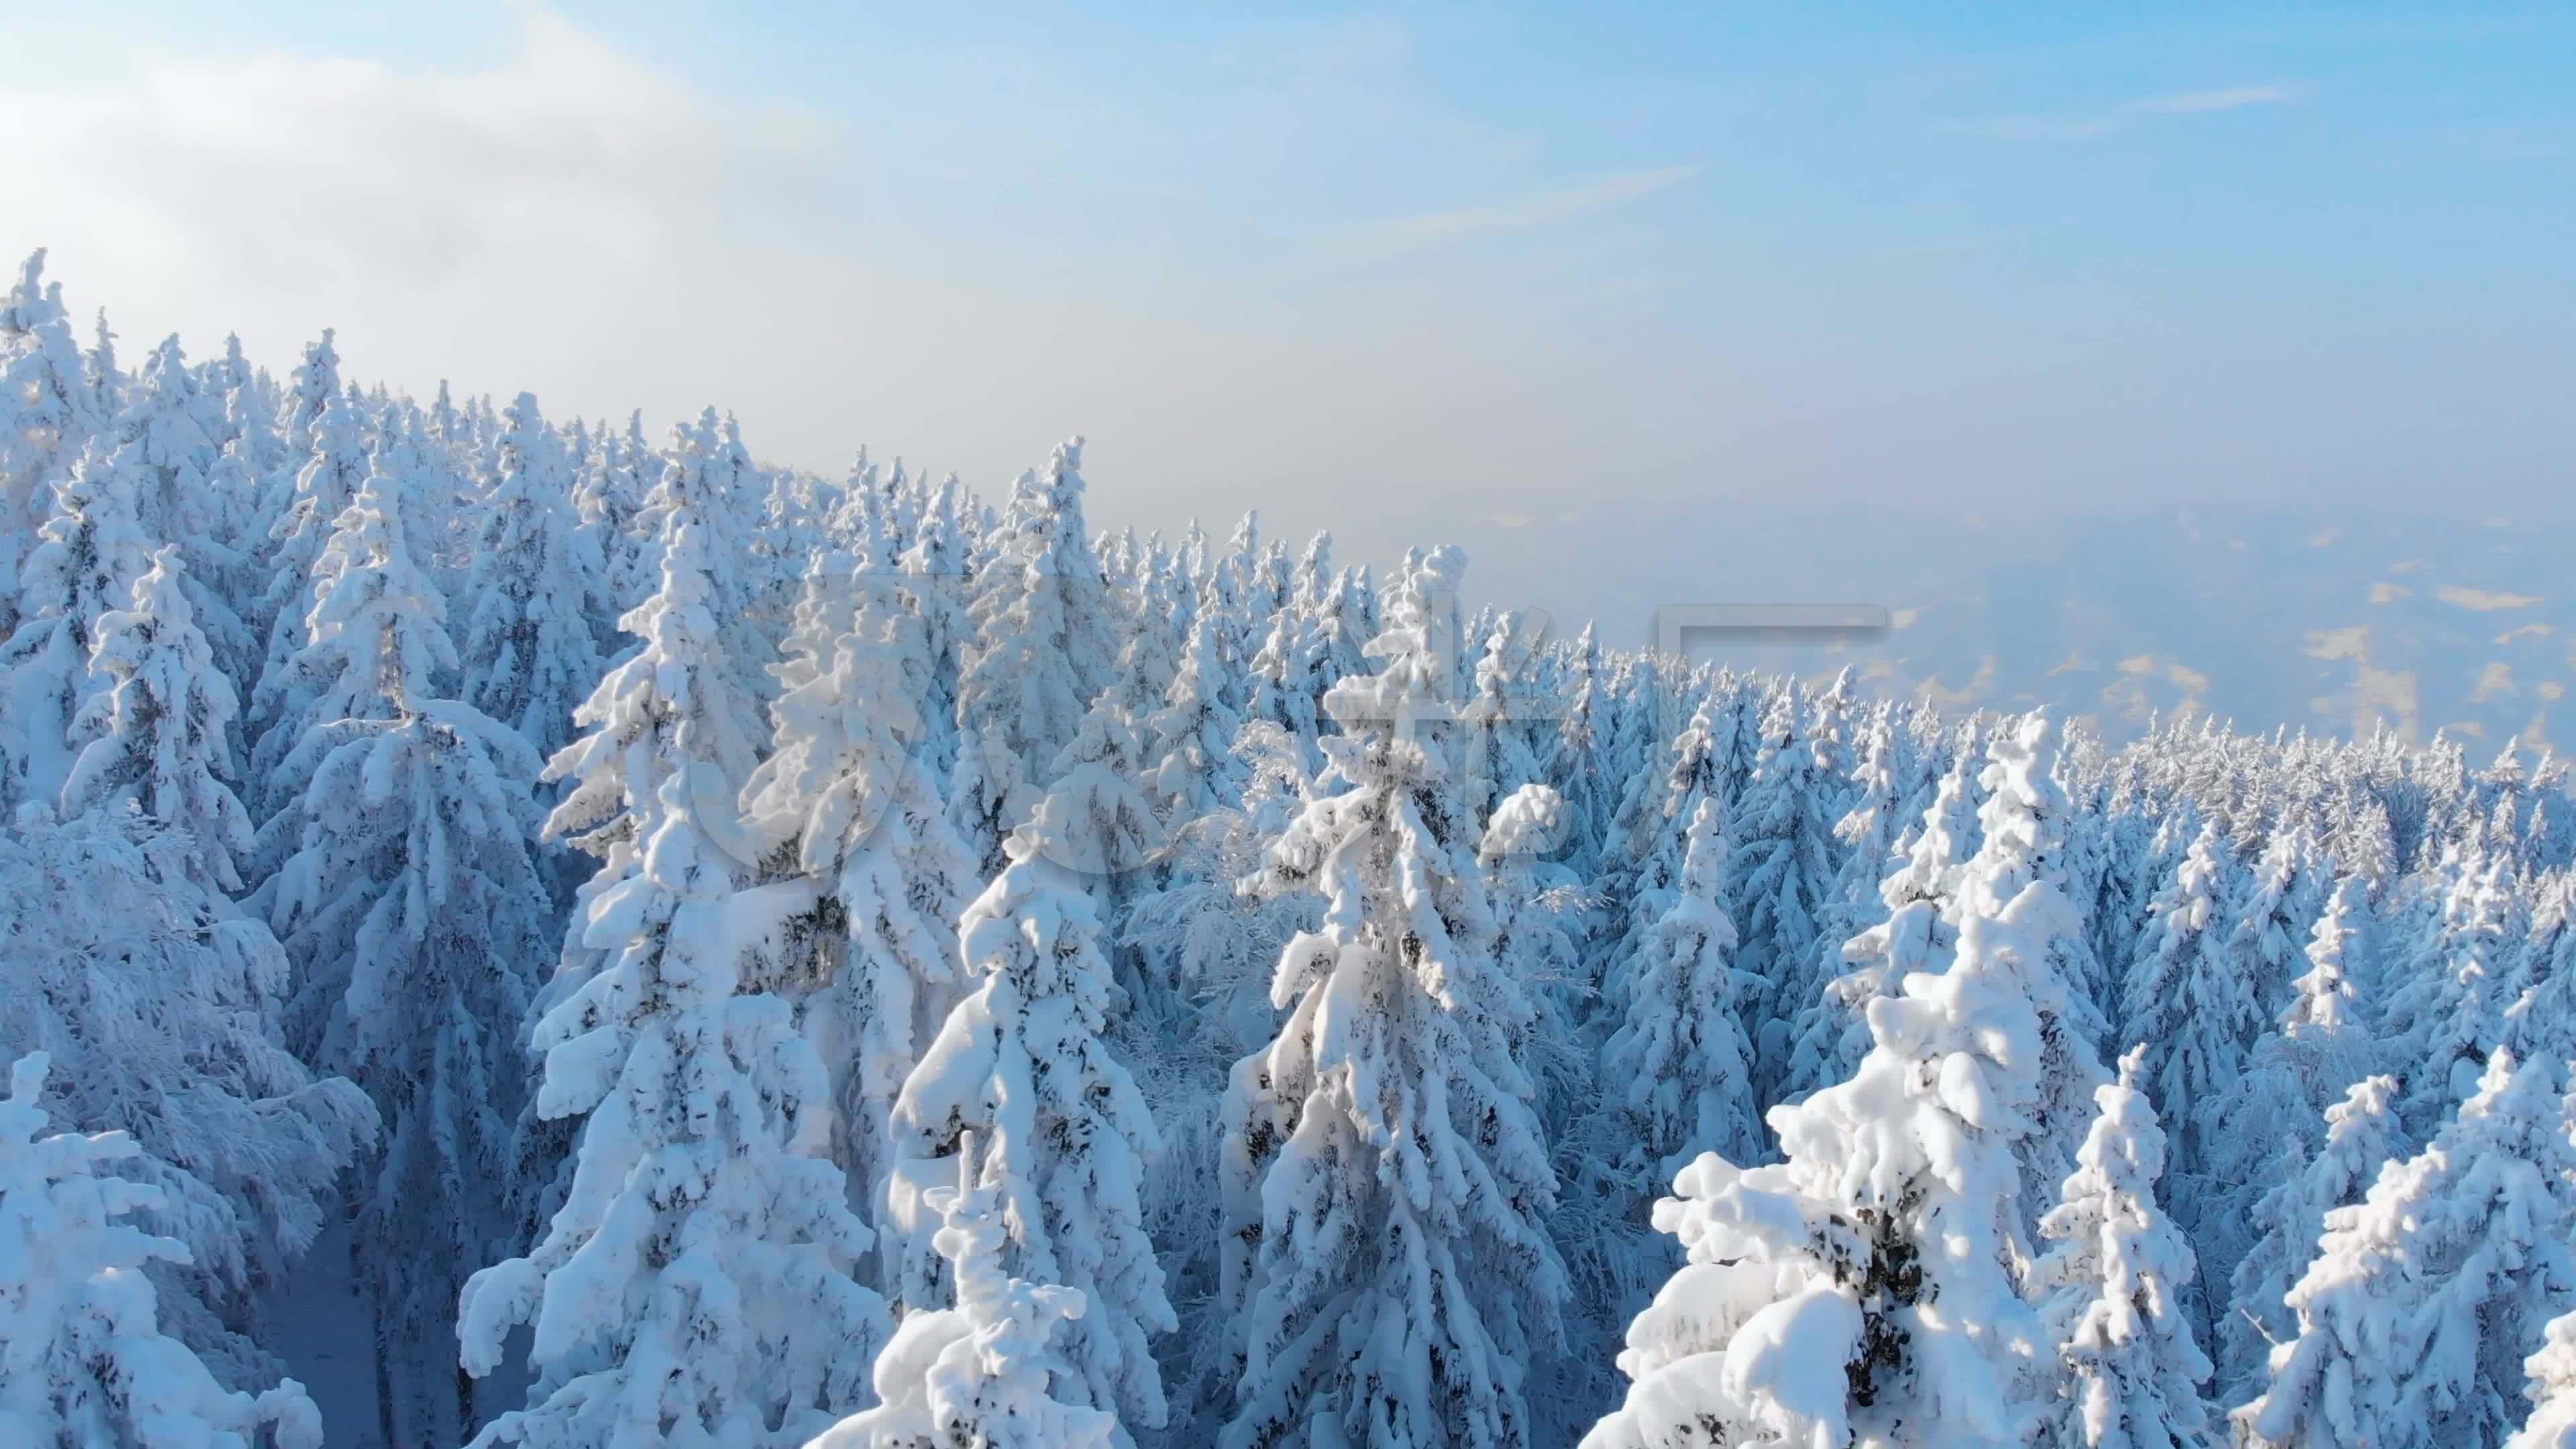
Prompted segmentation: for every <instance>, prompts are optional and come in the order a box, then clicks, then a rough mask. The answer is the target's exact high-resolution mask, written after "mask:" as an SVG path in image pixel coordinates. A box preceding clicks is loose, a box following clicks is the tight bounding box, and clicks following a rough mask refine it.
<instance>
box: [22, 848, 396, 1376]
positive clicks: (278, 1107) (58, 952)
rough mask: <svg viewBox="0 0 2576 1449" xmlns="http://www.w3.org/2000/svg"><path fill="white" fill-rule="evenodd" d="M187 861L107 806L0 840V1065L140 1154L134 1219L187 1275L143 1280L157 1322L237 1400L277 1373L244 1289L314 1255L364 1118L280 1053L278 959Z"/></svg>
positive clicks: (67, 1113)
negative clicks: (46, 1064)
mask: <svg viewBox="0 0 2576 1449" xmlns="http://www.w3.org/2000/svg"><path fill="white" fill-rule="evenodd" d="M196 850H197V846H196V842H195V841H194V840H192V839H189V838H187V837H185V836H183V835H181V834H179V833H177V832H174V831H172V830H169V829H166V828H164V827H163V826H161V825H160V824H159V823H157V822H154V821H151V820H149V819H146V818H143V817H141V816H138V815H135V814H132V813H129V812H125V811H119V810H112V809H98V810H92V811H89V812H87V813H85V814H83V815H81V816H79V817H77V818H75V819H73V820H71V821H69V822H66V823H63V824H56V823H54V822H53V821H52V820H51V819H50V818H48V817H47V816H46V815H45V814H44V813H43V812H40V811H31V812H23V813H22V814H21V816H20V818H19V820H18V821H17V822H16V823H15V824H13V825H12V826H10V827H9V828H8V829H6V830H0V897H5V898H6V899H8V900H9V901H11V902H12V903H13V905H14V906H16V907H18V909H15V910H13V911H11V912H9V913H7V916H6V919H5V920H0V946H5V950H0V954H5V956H6V959H7V960H8V961H9V963H10V972H11V978H10V979H11V989H10V990H8V991H5V992H0V1054H6V1053H17V1052H25V1051H30V1050H38V1049H42V1050H45V1051H47V1052H50V1053H51V1054H52V1056H53V1058H54V1060H55V1061H56V1062H58V1063H59V1064H60V1067H61V1070H59V1071H57V1072H55V1073H54V1074H53V1076H52V1077H51V1078H50V1079H49V1082H48V1091H49V1093H50V1094H51V1096H52V1099H53V1100H54V1101H55V1102H56V1103H57V1104H59V1107H60V1111H59V1112H58V1113H57V1116H58V1118H59V1120H61V1121H64V1122H66V1123H68V1124H71V1125H73V1126H76V1127H78V1128H80V1129H82V1130H88V1131H105V1130H123V1131H128V1132H132V1133H133V1134H134V1135H135V1137H136V1138H137V1139H138V1140H139V1141H140V1142H141V1143H142V1145H143V1148H144V1151H145V1153H146V1154H147V1155H146V1156H145V1157H143V1158H141V1159H139V1160H138V1162H137V1163H136V1165H135V1166H134V1167H132V1168H130V1169H128V1172H129V1175H134V1176H138V1177H140V1178H141V1179H142V1180H143V1181H146V1182H149V1183H151V1184H152V1185H154V1186H156V1187H158V1188H160V1189H162V1191H163V1192H164V1194H165V1197H164V1199H163V1201H162V1203H161V1204H160V1205H159V1206H157V1207H155V1208H153V1209H151V1210H150V1211H149V1212H148V1213H147V1215H146V1216H147V1221H148V1223H149V1224H150V1226H152V1227H153V1228H154V1229H155V1230H157V1231H159V1232H162V1233H164V1234H166V1235H168V1236H171V1237H176V1238H178V1239H180V1240H181V1241H182V1242H184V1243H185V1244H186V1245H187V1248H188V1255H189V1260H190V1261H189V1263H188V1265H187V1266H185V1267H181V1266H179V1265H176V1264H169V1263H164V1264H162V1265H160V1266H159V1267H156V1268H155V1269H154V1270H153V1271H154V1274H155V1279H156V1282H157V1283H158V1284H159V1286H160V1288H161V1290H162V1295H163V1296H162V1299H161V1305H160V1307H161V1321H162V1323H163V1324H164V1325H165V1326H167V1327H169V1328H170V1330H171V1331H172V1332H174V1333H176V1334H178V1335H179V1336H180V1337H181V1338H183V1339H185V1340H186V1341H187V1343H188V1344H189V1346H190V1347H192V1348H194V1349H195V1350H196V1351H197V1352H198V1353H199V1354H201V1355H203V1356H205V1357H206V1358H207V1360H208V1362H209V1363H210V1365H211V1366H212V1367H213V1368H214V1370H215V1372H216V1373H217V1375H218V1376H219V1377H220V1378H222V1379H223V1380H224V1381H225V1382H226V1383H228V1384H231V1385H233V1386H235V1387H241V1386H244V1385H247V1384H249V1383H252V1382H254V1381H257V1380H260V1379H263V1378H273V1377H274V1376H275V1372H276V1370H275V1367H274V1365H273V1363H272V1362H271V1361H270V1360H269V1359H268V1358H267V1356H266V1355H265V1354H264V1353H262V1352H261V1351H260V1350H259V1349H257V1348H256V1347H255V1346H253V1345H252V1343H251V1342H250V1340H249V1339H248V1338H247V1337H245V1336H244V1330H245V1329H247V1328H248V1327H250V1326H251V1325H252V1321H253V1317H252V1300H253V1297H254V1292H255V1290H257V1289H260V1288H263V1287H265V1286H266V1285H267V1284H269V1283H272V1282H274V1281H275V1280H276V1279H277V1278H278V1276H279V1275H280V1274H281V1273H282V1271H283V1269H284V1267H285V1265H286V1263H287V1262H288V1261H289V1260H291V1259H293V1258H296V1257H299V1256H301V1255H302V1254H303V1252H304V1251H305V1250H306V1249H307V1248H308V1247H310V1246H311V1245H312V1242H313V1240H314V1238H315V1236H316V1235H317V1234H319V1233H320V1231H321V1230H322V1226H323V1224H324V1223H325V1221H327V1220H328V1218H329V1216H330V1214H331V1213H332V1212H333V1211H334V1210H335V1208H336V1207H337V1205H338V1201H339V1198H338V1193H337V1191H336V1182H337V1179H338V1178H339V1176H340V1173H341V1170H342V1169H343V1168H344V1167H346V1166H347V1165H348V1164H349V1162H350V1160H351V1159H352V1158H353V1157H355V1156H356V1155H357V1154H358V1152H359V1151H360V1150H361V1149H362V1148H363V1147H365V1146H366V1145H367V1143H368V1142H369V1140H370V1139H372V1138H373V1137H374V1135H375V1129H376V1114H375V1109H374V1108H373V1107H372V1106H370V1105H369V1103H368V1101H367V1097H366V1094H365V1093H364V1092H362V1091H360V1090H359V1089H358V1088H357V1087H356V1086H355V1085H353V1084H351V1083H349V1082H347V1081H344V1080H341V1079H339V1078H336V1077H333V1078H324V1079H317V1078H316V1077H315V1075H314V1074H313V1072H312V1071H311V1070H309V1069H308V1068H307V1067H306V1066H305V1065H304V1064H303V1063H302V1062H300V1061H298V1060H297V1059H296V1058H295V1057H294V1056H293V1055H292V1054H291V1053H289V1052H288V1051H287V1050H286V1047H285V1044H284V1041H283V1031H282V1029H281V1026H280V1019H281V1017H282V1016H283V1014H284V1002H283V998H284V996H285V993H286V986H287V980H286V976H287V967H286V957H285V955H284V953H283V952H281V951H279V950H278V947H277V942H276V941H275V940H274V939H273V938H271V937H270V935H269V933H268V930H267V928H266V927H265V926H263V925H261V924H260V923H259V922H258V921H256V920H253V919H251V918H249V917H246V916H244V915H242V914H241V913H240V912H238V911H235V910H234V909H232V907H231V904H230V902H228V901H225V900H223V899H222V898H221V897H219V896H210V895H209V894H208V893H207V892H206V891H205V890H204V889H203V888H202V887H201V886H200V885H198V884H197V881H196V873H197V872H198V871H199V870H200V869H201V868H202V863H201V862H200V861H199V860H198V859H197V858H196ZM139 1003H149V1004H150V1005H149V1009H142V1008H141V1007H140V1006H139V1005H138V1004H139Z"/></svg>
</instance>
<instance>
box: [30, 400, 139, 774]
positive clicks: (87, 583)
mask: <svg viewBox="0 0 2576 1449" xmlns="http://www.w3.org/2000/svg"><path fill="white" fill-rule="evenodd" d="M139 472H140V469H139V468H138V467H136V466H135V465H134V462H133V449H132V448H125V449H119V450H118V451H116V452H109V451H107V449H106V446H105V444H104V442H103V441H94V442H93V443H92V444H91V446H90V447H89V448H88V449H86V450H85V451H84V452H82V454H81V455H80V461H79V462H78V463H76V464H74V465H73V467H72V471H71V473H70V474H69V475H68V476H66V477H64V478H62V479H60V480H59V484H60V486H59V487H57V488H56V489H55V490H54V511H53V514H52V516H51V517H49V518H47V519H46V520H45V523H44V527H43V528H41V529H39V530H38V531H37V534H36V546H35V548H34V550H33V551H32V552H31V553H29V554H28V556H27V560H26V563H25V564H24V565H23V566H22V567H21V568H20V569H19V575H18V577H19V584H20V588H19V594H18V618H19V620H20V622H19V625H18V630H17V632H16V633H14V634H12V635H10V636H9V640H8V642H7V643H6V644H5V645H0V683H5V687H6V690H7V693H6V695H5V700H6V703H7V706H8V707H7V708H6V709H5V710H0V768H5V771H6V773H5V775H0V806H7V807H9V808H13V809H14V808H15V807H17V806H19V805H23V804H26V803H28V802H31V801H32V802H36V803H39V804H44V805H48V806H50V805H52V804H53V803H54V802H55V801H56V800H57V799H58V798H60V796H61V794H62V787H63V778H64V776H65V775H66V774H68V773H69V771H70V769H71V763H72V748H73V747H72V741H71V728H72V721H74V720H75V719H77V718H79V716H80V713H81V709H82V707H83V706H84V705H86V704H87V703H88V702H89V698H90V696H91V695H92V694H94V693H96V692H97V691H98V690H99V689H100V688H101V687H102V686H103V681H101V680H99V679H98V678H97V677H96V676H94V675H92V674H91V672H90V667H89V656H90V646H91V637H90V636H91V630H92V629H93V627H94V626H95V625H96V624H97V622H98V620H99V618H100V616H101V615H104V614H106V613H107V612H108V611H110V610H112V609H121V608H123V607H125V606H126V605H127V604H128V603H130V602H132V600H133V597H134V584H135V581H136V580H138V579H140V578H142V577H143V574H144V571H145V570H146V569H148V568H150V567H151V555H152V547H153V542H152V540H150V539H148V538H146V537H145V536H144V533H143V529H142V524H141V521H140V519H139V517H138V515H137V513H136V499H135V496H134V483H135V479H136V477H137V475H138V474H139Z"/></svg>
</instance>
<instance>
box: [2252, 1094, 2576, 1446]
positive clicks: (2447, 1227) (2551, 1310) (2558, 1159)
mask: <svg viewBox="0 0 2576 1449" xmlns="http://www.w3.org/2000/svg"><path fill="white" fill-rule="evenodd" d="M2556 1075H2557V1073H2556V1072H2555V1071H2554V1070H2553V1068H2552V1067H2551V1065H2550V1064H2548V1063H2545V1062H2534V1063H2531V1064H2529V1065H2528V1066H2525V1065H2522V1064H2519V1063H2517V1062H2515V1061H2514V1060H2513V1054H2512V1053H2511V1052H2509V1051H2498V1052H2496V1053H2495V1054H2494V1056H2493V1057H2491V1058H2490V1059H2489V1060H2488V1062H2487V1067H2486V1071H2485V1073H2484V1074H2483V1075H2482V1076H2481V1077H2480V1078H2479V1082H2478V1090H2477V1093H2476V1095H2474V1096H2472V1097H2471V1098H2470V1099H2469V1100H2468V1101H2467V1102H2465V1103H2463V1104H2461V1106H2460V1110H2459V1115H2458V1116H2456V1117H2454V1118H2452V1119H2451V1121H2450V1122H2449V1123H2447V1124H2445V1125H2444V1127H2443V1128H2442V1131H2441V1133H2440V1135H2438V1136H2436V1137H2435V1138H2434V1139H2433V1141H2432V1144H2431V1145H2430V1146H2428V1147H2426V1148H2425V1149H2424V1150H2423V1151H2422V1152H2420V1153H2418V1154H2416V1155H2415V1156H2414V1157H2412V1158H2409V1159H2407V1160H2405V1161H2404V1162H2398V1163H2391V1164H2389V1165H2388V1166H2387V1167H2386V1168H2385V1169H2384V1170H2382V1171H2381V1173H2380V1174H2379V1178H2378V1180H2377V1181H2376V1182H2374V1183H2372V1184H2371V1187H2370V1191H2369V1194H2368V1195H2367V1196H2366V1197H2364V1198H2363V1199H2362V1201H2361V1202H2360V1203H2358V1204H2356V1205H2354V1206H2351V1207H2344V1208H2337V1209H2335V1210H2333V1211H2332V1212H2329V1213H2327V1214H2326V1229H2325V1235H2324V1237H2323V1238H2322V1239H2321V1240H2320V1241H2319V1243H2318V1245H2317V1257H2316V1261H2315V1262H2314V1263H2313V1264H2311V1265H2310V1267H2309V1268H2308V1271H2307V1273H2306V1275H2305V1276H2303V1277H2302V1278H2301V1279H2300V1280H2299V1283H2298V1286H2297V1287H2296V1288H2294V1289H2292V1290H2291V1292H2290V1300H2289V1306H2290V1307H2291V1309H2292V1310H2294V1311H2295V1312H2296V1313H2297V1314H2298V1321H2299V1332H2298V1336H2297V1337H2296V1338H2294V1339H2291V1340H2290V1341H2288V1342H2285V1343H2283V1344H2281V1345H2280V1346H2278V1347H2277V1348H2275V1349H2274V1350H2273V1352H2272V1364H2271V1384H2270V1387H2269V1388H2268V1389H2266V1390H2265V1392H2264V1394H2263V1396H2262V1397H2261V1398H2259V1399H2256V1400H2254V1401H2253V1402H2252V1403H2249V1404H2247V1405H2246V1406H2245V1407H2244V1408H2242V1409H2239V1410H2237V1411H2236V1423H2237V1426H2238V1430H2239V1433H2240V1436H2241V1437H2242V1438H2243V1439H2244V1440H2245V1441H2246V1442H2248V1443H2250V1444H2253V1445H2257V1446H2261V1449H2437V1446H2439V1449H2448V1446H2454V1445H2466V1446H2475V1449H2493V1446H2495V1445H2498V1444H2500V1443H2502V1442H2503V1440H2504V1438H2505V1436H2506V1435H2507V1434H2509V1433H2510V1432H2512V1430H2513V1427H2514V1425H2515V1424H2516V1423H2518V1422H2519V1421H2520V1420H2521V1418H2522V1411H2521V1409H2520V1407H2519V1406H2518V1404H2517V1403H2516V1400H2517V1399H2518V1398H2519V1397H2520V1390H2521V1388H2522V1385H2523V1381H2524V1380H2523V1371H2522V1364H2523V1360H2524V1358H2525V1357H2526V1356H2528V1355H2529V1354H2531V1353H2532V1352H2534V1351H2535V1350H2537V1349H2538V1348H2540V1347H2541V1345H2542V1342H2543V1335H2544V1330H2545V1327H2546V1325H2547V1324H2548V1322H2549V1320H2550V1319H2552V1318H2553V1317H2556V1316H2557V1315H2559V1314H2561V1313H2564V1312H2567V1311H2568V1310H2569V1308H2570V1307H2571V1306H2576V1248H2571V1247H2570V1236H2571V1232H2576V1142H2571V1141H2570V1140H2569V1121H2570V1111H2569V1104H2568V1101H2567V1099H2566V1098H2564V1097H2562V1096H2561V1095H2560V1094H2559V1093H2558V1091H2557V1090H2555V1083H2554V1080H2553V1079H2554V1077H2555V1076H2556Z"/></svg>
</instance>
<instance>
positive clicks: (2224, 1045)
mask: <svg viewBox="0 0 2576 1449" xmlns="http://www.w3.org/2000/svg"><path fill="white" fill-rule="evenodd" d="M2229 860H2230V853H2229V851H2228V848H2227V844H2226V842H2225V840H2224V839H2223V838H2222V837H2221V835H2220V834H2219V825H2218V822H2217V821H2216V820H2215V819H2212V820H2210V821H2209V822H2207V823H2206V824H2204V825H2202V826H2201V828H2200V833H2199V835H2198V836H2196V837H2195V838H2194V839H2193V840H2192V843H2191V849H2190V851H2189V853H2188V854H2186V855H2185V856H2184V857H2183V859H2182V863H2181V864H2180V865H2178V866H2177V867H2175V869H2174V873H2173V876H2172V878H2171V879H2170V880H2168V881H2167V882H2166V884H2165V886H2164V888H2163V889H2162V890H2160V891H2159V892H2157V895H2156V899H2155V904H2154V908H2153V909H2154V924H2153V926H2152V927H2151V929H2150V935H2149V938H2148V945H2147V948H2146V951H2145V953H2144V954H2143V955H2142V956H2141V958H2140V959H2139V961H2138V963H2137V965H2136V966H2134V967H2133V968H2131V972H2130V976H2129V981H2128V987H2127V993H2126V1002H2125V1005H2126V1010H2125V1011H2124V1013H2123V1019H2122V1022H2121V1026H2120V1035H2121V1036H2122V1038H2124V1039H2126V1040H2129V1041H2135V1042H2143V1043H2145V1045H2146V1048H2147V1071H2146V1076H2145V1077H2144V1079H2143V1080H2144V1081H2145V1083H2146V1088H2147V1094H2148V1096H2149V1097H2150V1098H2152V1099H2153V1100H2155V1101H2156V1102H2158V1103H2160V1104H2162V1106H2161V1109H2160V1110H2161V1113H2162V1115H2163V1116H2164V1117H2166V1118H2168V1119H2169V1120H2171V1121H2172V1123H2173V1124H2174V1125H2173V1128H2172V1131H2171V1134H2170V1135H2171V1138H2172V1141H2173V1145H2174V1155H2173V1159H2172V1161H2173V1182H2172V1186H2171V1187H2170V1188H2169V1190H2168V1195H2169V1199H2170V1200H2171V1201H2172V1202H2173V1203H2174V1206H2175V1214H2174V1215H2175V1216H2176V1217H2179V1218H2181V1219H2182V1220H2183V1222H2184V1224H2185V1225H2187V1226H2189V1227H2190V1228H2191V1229H2192V1230H2193V1231H2194V1232H2195V1233H2197V1232H2198V1231H2200V1229H2201V1228H2202V1226H2203V1225H2204V1220H2205V1216H2206V1212H2207V1211H2208V1210H2214V1208H2215V1206H2216V1205H2215V1204H2214V1203H2213V1202H2212V1201H2210V1200H2209V1194H2208V1193H2207V1192H2206V1188H2207V1183H2206V1182H2205V1181H2204V1178H2203V1174H2204V1171H2205V1169H2206V1166H2207V1163H2208V1151H2207V1147H2208V1140H2209V1133H2210V1131H2211V1129H2212V1128H2213V1127H2216V1126H2219V1125H2220V1124H2216V1123H2213V1122H2210V1121H2208V1120H2206V1118H2205V1115H2204V1113H2203V1112H2202V1111H2200V1110H2196V1108H2197V1107H2198V1106H2199V1105H2201V1104H2208V1103H2214V1102H2218V1101H2220V1100H2222V1099H2223V1098H2224V1096H2225V1094H2226V1093H2227V1092H2228V1090H2229V1089H2230V1088H2232V1087H2234V1086H2235V1084H2236V1081H2237V1079H2238V1078H2239V1077H2241V1076H2242V1075H2243V1074H2244V1071H2245V1054H2246V1048H2247V1047H2248V1046H2250V1045H2251V1044H2252V1042H2253V1039H2254V1036H2255V1033H2257V1032H2259V1031H2260V1030H2261V1029H2262V1026H2263V1022H2262V1018H2261V1017H2260V1016H2259V1015H2257V1014H2256V1009H2255V998H2254V983H2252V982H2251V981H2248V980H2246V979H2245V978H2244V977H2243V976H2241V975H2239V974H2238V972H2237V970H2236V962H2235V961H2234V960H2233V959H2232V958H2231V956H2230V955H2229V953H2228V950H2227V939H2228V920H2227V901H2228V899H2229V897H2230V896H2232V895H2233V892H2232V891H2230V890H2229V889H2228V888H2227V885H2226V877H2225V872H2226V871H2227V870H2228V869H2229V868H2230V866H2229Z"/></svg>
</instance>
